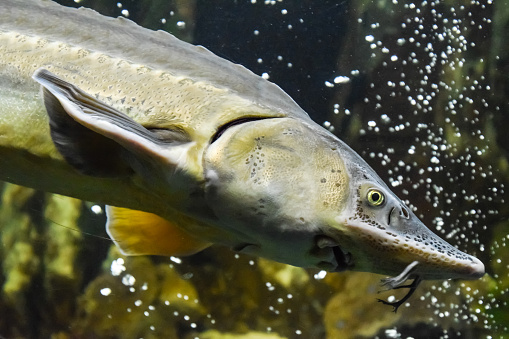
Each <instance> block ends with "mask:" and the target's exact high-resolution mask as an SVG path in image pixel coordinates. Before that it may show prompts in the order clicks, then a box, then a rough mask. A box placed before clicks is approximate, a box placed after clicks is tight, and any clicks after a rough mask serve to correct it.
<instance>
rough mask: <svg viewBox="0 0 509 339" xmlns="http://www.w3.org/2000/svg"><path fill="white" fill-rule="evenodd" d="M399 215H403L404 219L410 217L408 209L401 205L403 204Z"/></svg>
mask: <svg viewBox="0 0 509 339" xmlns="http://www.w3.org/2000/svg"><path fill="white" fill-rule="evenodd" d="M400 215H401V216H402V217H404V218H405V219H408V218H410V213H409V212H408V210H407V209H406V208H405V207H403V206H401V213H400Z"/></svg>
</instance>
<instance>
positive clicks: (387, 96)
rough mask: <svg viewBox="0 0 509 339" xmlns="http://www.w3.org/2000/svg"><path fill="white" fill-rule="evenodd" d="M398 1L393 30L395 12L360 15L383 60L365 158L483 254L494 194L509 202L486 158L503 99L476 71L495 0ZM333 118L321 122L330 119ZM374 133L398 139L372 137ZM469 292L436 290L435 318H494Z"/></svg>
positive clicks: (431, 220) (375, 54) (443, 227)
mask: <svg viewBox="0 0 509 339" xmlns="http://www.w3.org/2000/svg"><path fill="white" fill-rule="evenodd" d="M392 3H393V4H394V5H397V6H395V7H394V12H393V15H394V16H393V17H391V20H392V19H394V18H401V21H400V22H399V24H397V25H398V26H399V27H397V29H394V30H393V31H394V32H398V33H397V34H392V35H391V34H388V33H387V32H388V30H387V27H386V26H387V25H390V24H392V22H394V21H391V23H388V22H383V23H382V22H365V21H366V19H359V20H358V23H359V27H360V28H362V29H363V30H364V32H366V33H365V35H363V41H362V43H363V44H364V46H365V47H366V49H367V50H369V51H370V59H371V62H372V64H373V65H377V66H378V67H379V68H377V74H376V76H373V79H372V80H371V81H372V82H371V83H368V86H367V88H368V89H367V95H366V97H365V98H364V100H363V102H362V103H363V105H364V106H363V107H364V108H365V109H364V110H362V109H358V111H359V112H363V113H361V114H362V116H361V119H362V127H361V129H360V131H359V135H360V136H361V137H362V138H366V140H371V141H370V147H369V150H366V151H364V153H363V156H364V157H365V158H368V160H369V159H374V160H373V161H368V162H370V164H375V167H376V166H378V167H376V170H377V171H378V172H379V174H380V176H381V177H382V178H383V179H384V180H387V181H388V182H389V184H390V186H392V187H393V189H394V191H395V193H397V195H399V196H400V198H402V199H403V200H404V201H405V203H407V204H410V205H411V204H412V202H415V203H416V204H417V205H418V207H415V206H412V209H413V210H414V212H416V214H417V215H418V216H419V217H420V218H423V219H424V221H425V222H426V223H427V224H428V227H430V228H431V229H432V230H434V231H435V232H437V233H438V234H440V235H441V236H442V237H444V238H446V239H447V240H448V241H449V242H450V243H452V244H453V245H454V246H457V247H459V248H460V249H462V250H464V251H466V252H469V253H471V254H474V255H479V254H480V253H482V252H485V251H487V249H488V248H489V246H490V245H491V244H490V243H489V241H491V240H490V239H483V237H487V235H486V234H487V232H486V230H488V229H489V227H492V226H493V223H495V222H497V220H498V219H497V218H496V215H497V214H498V210H497V207H496V206H497V205H496V204H499V205H498V206H500V204H503V203H504V200H503V194H504V191H505V187H504V185H503V183H501V182H500V180H499V179H497V170H496V167H495V166H494V165H493V163H492V162H491V161H489V158H488V157H489V156H490V152H491V151H493V149H492V148H493V147H492V146H491V145H492V144H493V143H494V140H489V138H488V136H489V133H490V130H489V129H488V130H486V125H487V123H486V121H487V120H488V119H489V117H490V114H491V113H494V112H498V111H500V108H499V107H498V106H497V105H496V104H493V103H492V102H494V100H492V97H491V90H492V88H493V85H491V84H490V83H489V77H488V76H487V75H486V74H485V73H483V72H482V71H480V70H483V69H485V68H486V67H487V65H486V60H485V59H484V58H483V57H482V56H479V55H480V53H477V52H476V51H477V50H478V49H479V45H480V44H481V43H482V42H483V41H482V38H479V37H482V36H486V35H487V34H489V33H488V32H489V30H490V29H491V28H490V25H491V23H492V22H491V19H489V18H482V17H481V16H480V15H478V13H477V11H479V12H480V11H486V7H489V6H491V5H492V2H487V3H480V2H475V1H472V2H469V3H465V4H464V5H463V4H458V5H450V4H449V5H444V4H443V3H441V2H439V1H422V2H419V3H405V4H401V3H400V4H398V1H397V0H393V1H392ZM400 8H404V15H401V13H400V12H398V11H399V9H400ZM397 13H399V14H397ZM486 13H489V11H487V12H486ZM396 22H397V21H396ZM366 27H367V29H366ZM354 64H355V65H356V66H357V65H358V64H357V63H354ZM380 66H381V67H380ZM339 71H340V72H342V73H343V74H348V70H339ZM361 72H362V73H367V74H370V71H369V70H363V69H361ZM350 78H351V77H350V76H347V77H342V76H338V77H336V78H334V77H331V78H329V79H328V80H326V81H325V86H326V87H331V88H332V87H336V86H337V85H343V84H347V83H348V82H349V79H350ZM331 79H332V80H331ZM336 79H337V80H336ZM338 87H341V86H338ZM338 90H339V91H341V90H343V87H341V88H340V89H338ZM341 106H342V105H341V104H335V105H334V108H333V112H334V114H345V115H350V114H351V113H350V111H348V110H345V109H344V108H343V107H341ZM329 124H330V123H329V122H327V121H326V122H324V127H326V128H327V127H328V126H329ZM380 137H383V138H386V139H379V138H380ZM373 140H395V141H394V142H390V141H388V142H387V143H386V144H384V143H375V144H373ZM364 149H366V148H364ZM384 168H385V170H386V172H385V173H384V171H383V169H384ZM417 193H418V194H417ZM423 210H426V211H427V212H426V215H424V214H423ZM485 264H486V263H485ZM315 279H316V276H315ZM452 288H454V287H451V286H449V285H448V286H445V285H443V286H442V285H441V286H438V287H437V288H436V292H443V293H446V292H447V293H451V289H452ZM465 289H466V288H465ZM453 293H454V291H453ZM458 293H460V292H459V291H458ZM468 295H469V298H467V300H466V306H465V305H463V306H459V305H452V306H451V305H447V306H444V305H441V304H440V302H433V300H440V298H438V299H437V298H436V297H434V296H433V297H429V301H430V305H433V307H436V309H437V311H436V316H437V317H439V318H442V317H445V318H456V317H457V318H458V319H465V320H468V321H476V322H477V321H478V322H482V321H484V322H486V324H488V325H485V326H486V327H488V326H490V325H489V324H491V322H490V320H489V319H488V316H487V315H484V314H483V310H484V309H486V308H489V307H491V306H490V303H489V302H487V301H486V300H483V297H482V296H481V294H480V292H479V291H478V292H477V293H469V294H468ZM479 304H482V305H479ZM448 307H450V308H451V309H446V308H448ZM483 317H485V319H484V320H481V319H482V318H483ZM386 334H387V333H386ZM387 335H388V336H389V334H387Z"/></svg>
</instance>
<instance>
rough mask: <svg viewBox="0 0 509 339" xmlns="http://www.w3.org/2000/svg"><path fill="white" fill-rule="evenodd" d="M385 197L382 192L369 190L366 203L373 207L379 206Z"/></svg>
mask: <svg viewBox="0 0 509 339" xmlns="http://www.w3.org/2000/svg"><path fill="white" fill-rule="evenodd" d="M384 201H385V196H384V194H383V193H382V192H380V191H379V190H376V189H371V190H369V191H368V202H369V204H370V205H373V206H380V205H382V204H383V203H384Z"/></svg>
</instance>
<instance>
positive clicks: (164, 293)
mask: <svg viewBox="0 0 509 339" xmlns="http://www.w3.org/2000/svg"><path fill="white" fill-rule="evenodd" d="M62 3H64V4H66V5H73V4H74V3H73V2H70V1H67V2H64V1H62ZM74 5H76V4H74ZM79 5H82V6H86V7H92V8H96V9H98V10H100V11H101V12H102V13H105V14H108V15H113V16H117V15H124V16H128V17H129V18H130V19H133V20H135V21H137V22H139V23H140V24H142V25H144V26H147V27H150V28H152V29H162V28H164V29H167V30H170V31H171V32H172V33H174V34H176V35H178V36H180V37H181V38H183V39H186V40H188V41H193V42H194V43H198V44H203V45H204V46H206V47H208V48H210V49H211V50H212V51H214V52H215V53H217V54H219V55H220V56H222V57H226V58H228V59H230V60H233V61H235V62H238V63H241V64H243V65H246V66H247V67H248V68H250V69H252V70H253V71H255V72H256V73H257V74H259V75H263V76H264V77H265V78H268V79H269V80H271V81H273V82H275V83H277V84H279V85H280V86H281V87H282V88H283V89H285V90H286V91H287V92H288V93H289V94H290V95H291V96H292V97H293V98H294V99H295V100H296V101H297V102H298V103H299V104H300V105H301V106H302V107H303V108H304V109H305V110H306V111H307V112H308V113H310V115H311V116H312V117H313V118H314V119H315V121H317V122H320V123H323V125H324V127H326V128H328V129H329V130H331V131H334V132H335V133H336V134H337V135H338V136H340V137H341V138H342V139H343V140H344V141H346V142H347V143H348V144H349V145H351V146H352V148H354V149H355V150H356V151H357V152H359V153H360V154H361V155H362V156H363V157H364V158H365V159H366V160H367V161H368V163H369V164H370V165H371V166H372V167H373V168H374V169H375V170H376V171H377V172H378V173H379V174H380V176H381V177H382V178H383V179H384V180H386V182H387V183H388V184H389V186H391V187H392V189H393V191H394V192H395V193H396V194H397V195H398V196H400V197H401V198H402V199H403V200H405V202H406V203H407V204H408V205H409V206H412V208H413V209H414V211H415V213H416V214H417V215H418V216H419V217H420V218H421V220H422V221H423V222H424V223H425V224H426V225H428V227H430V228H431V229H432V230H434V231H435V232H436V233H437V234H439V235H440V236H442V237H443V238H445V239H446V240H447V241H448V242H450V243H451V244H453V245H454V246H457V247H458V248H459V249H461V250H463V251H466V252H468V253H470V254H472V255H475V256H477V257H478V258H479V259H481V260H482V261H483V262H484V264H485V265H486V270H487V275H486V276H485V277H483V278H482V279H480V280H478V281H435V282H425V283H423V284H422V285H421V286H420V287H419V289H418V290H417V292H416V293H415V295H414V296H413V297H412V298H411V299H410V300H409V301H408V302H407V303H405V304H404V305H403V306H402V307H401V308H400V309H399V310H398V312H397V313H392V312H391V309H390V308H388V307H386V306H384V305H382V304H380V303H377V302H376V298H384V299H391V297H392V298H399V297H401V296H402V293H403V294H404V292H403V291H402V292H400V293H397V292H394V291H391V292H382V293H380V294H378V292H379V291H380V289H381V287H380V285H379V280H380V278H382V277H381V276H376V275H373V274H366V273H349V272H346V273H336V274H330V273H329V274H326V273H325V272H319V271H311V270H308V271H306V270H304V269H300V268H295V267H291V266H286V265H282V264H277V263H274V262H270V261H267V260H263V259H257V258H252V257H248V256H243V255H238V254H234V253H233V252H231V251H229V250H227V249H223V248H219V247H213V248H211V249H207V250H206V251H204V252H202V253H199V254H197V255H194V256H191V257H186V258H174V257H172V258H167V259H163V258H150V257H123V256H121V255H120V253H119V252H118V251H117V250H116V248H115V247H114V246H111V242H110V241H109V240H107V239H105V238H106V237H107V236H106V234H105V233H104V214H103V212H102V210H101V208H100V207H98V206H96V205H94V204H92V203H82V202H79V201H76V200H72V199H68V198H64V197H60V196H54V195H50V194H45V193H42V192H35V191H33V190H30V189H24V188H18V187H15V186H13V185H10V184H6V185H4V187H3V197H2V206H1V209H0V225H1V227H2V228H1V233H0V237H1V241H2V246H3V247H2V249H1V251H0V259H1V267H2V273H1V275H0V283H2V294H1V295H0V312H1V316H0V335H2V336H4V337H7V338H11V337H26V338H32V337H33V338H48V337H53V338H70V337H83V338H91V337H100V338H103V337H107V338H228V336H227V334H230V335H232V337H236V338H238V337H241V334H245V335H246V338H247V333H251V334H252V335H255V334H256V335H258V337H260V338H280V337H288V338H347V337H366V338H373V337H378V338H410V337H411V338H429V337H434V338H498V337H504V336H508V335H509V329H508V326H509V325H508V324H509V307H508V305H507V293H508V292H509V274H508V273H509V269H508V268H509V264H508V261H507V258H508V257H509V249H508V241H509V231H508V230H509V222H508V216H509V210H508V207H507V204H506V203H505V201H506V199H507V196H506V194H507V193H506V185H507V183H508V181H509V166H508V162H507V157H508V154H509V142H508V140H507V138H508V137H507V132H506V131H505V129H506V126H508V121H507V116H506V114H505V113H506V112H507V109H508V107H509V99H508V90H507V89H508V85H509V80H508V78H507V74H508V70H509V49H508V48H507V47H506V46H507V43H506V41H507V38H508V36H507V32H509V30H508V27H507V22H508V21H507V20H508V17H509V5H508V4H507V3H504V2H503V1H500V2H496V3H495V2H491V1H484V2H476V1H471V2H468V3H467V2H460V1H447V2H438V1H423V2H419V3H406V2H399V1H396V0H394V1H392V2H391V1H377V2H363V1H357V2H356V1H351V2H337V1H321V2H311V1H299V2H293V1H292V2H291V1H288V0H286V1H285V0H283V1H263V0H257V1H255V0H251V1H196V2H193V1H186V2H184V1H168V2H166V1H153V2H147V3H143V2H135V1H126V2H119V3H117V2H108V1H92V0H82V1H80V2H79ZM254 332H256V333H254ZM220 333H221V335H220Z"/></svg>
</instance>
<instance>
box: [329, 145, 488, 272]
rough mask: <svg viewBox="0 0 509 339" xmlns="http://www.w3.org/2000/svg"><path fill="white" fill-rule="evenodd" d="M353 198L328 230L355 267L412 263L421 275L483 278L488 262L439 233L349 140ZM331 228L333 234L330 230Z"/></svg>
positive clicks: (387, 268) (344, 152)
mask: <svg viewBox="0 0 509 339" xmlns="http://www.w3.org/2000/svg"><path fill="white" fill-rule="evenodd" d="M340 153H341V156H342V157H343V158H344V159H348V160H346V162H347V163H348V166H347V168H348V175H349V179H350V180H349V183H350V185H349V189H350V193H349V197H350V198H349V199H348V200H347V201H346V204H347V206H346V208H344V209H342V211H341V212H340V213H339V214H338V215H337V216H336V217H335V218H334V222H332V223H330V224H329V225H330V228H328V231H327V233H328V235H329V236H330V237H331V238H332V239H335V240H336V241H337V242H338V244H340V247H341V249H342V251H343V252H345V253H348V254H349V255H350V256H351V257H352V263H351V266H350V267H349V268H350V269H352V270H358V271H369V272H373V273H380V274H387V275H397V274H399V273H400V272H402V271H404V270H405V268H406V267H408V266H409V265H410V264H411V263H413V262H417V263H418V264H417V266H416V267H415V269H414V270H413V272H412V275H413V276H419V277H420V279H423V280H426V279H428V280H430V279H455V278H458V279H478V278H480V277H482V276H483V275H484V271H485V270H484V265H483V263H482V262H481V261H480V260H479V259H477V258H475V257H473V256H471V255H469V254H466V253H464V252H462V251H460V250H459V249H457V248H455V247H454V246H452V245H450V244H449V243H448V242H446V241H445V240H443V239H442V238H440V237H439V236H437V235H436V234H434V233H433V232H432V231H431V230H430V229H429V228H427V227H426V226H425V225H424V224H423V223H422V221H421V220H419V218H418V217H417V216H416V215H415V214H414V213H413V211H412V209H410V208H409V207H408V206H406V205H405V204H404V203H403V202H402V201H401V200H400V199H399V198H398V197H397V196H396V195H395V194H394V193H393V192H392V191H391V190H390V189H389V188H388V187H387V185H386V184H385V183H384V182H383V181H382V179H380V177H379V176H378V175H377V174H376V173H375V172H374V170H373V169H372V168H371V167H370V166H369V165H367V163H366V162H365V161H364V160H363V159H361V158H360V157H359V155H358V154H357V153H355V152H354V151H353V150H351V149H350V148H349V147H347V146H346V145H344V147H341V148H340ZM329 232H330V233H329Z"/></svg>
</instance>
